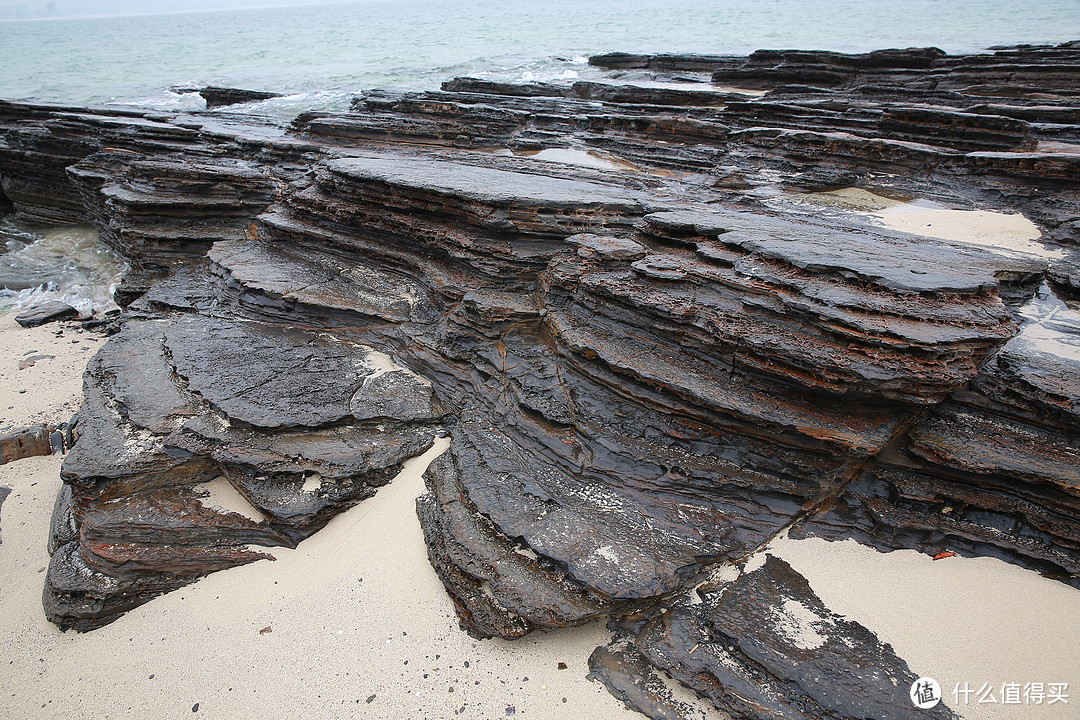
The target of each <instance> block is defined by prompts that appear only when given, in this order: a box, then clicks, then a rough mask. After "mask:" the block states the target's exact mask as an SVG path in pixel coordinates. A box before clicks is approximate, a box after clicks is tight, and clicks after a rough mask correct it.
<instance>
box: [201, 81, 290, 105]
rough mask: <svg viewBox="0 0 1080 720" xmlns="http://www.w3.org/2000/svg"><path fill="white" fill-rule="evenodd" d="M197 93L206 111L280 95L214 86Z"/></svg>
mask: <svg viewBox="0 0 1080 720" xmlns="http://www.w3.org/2000/svg"><path fill="white" fill-rule="evenodd" d="M197 92H198V93H199V94H200V95H202V98H203V100H205V101H206V108H207V109H208V110H210V109H213V108H216V107H224V106H226V105H237V104H239V103H246V102H256V101H260V100H270V99H272V98H276V97H281V94H280V93H273V92H265V91H262V90H244V89H241V88H227V87H215V86H210V87H204V88H202V89H201V90H198V91H197Z"/></svg>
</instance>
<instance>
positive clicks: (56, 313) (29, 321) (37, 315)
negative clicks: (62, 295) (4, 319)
mask: <svg viewBox="0 0 1080 720" xmlns="http://www.w3.org/2000/svg"><path fill="white" fill-rule="evenodd" d="M78 314H79V311H78V310H76V309H75V308H73V307H71V306H70V305H68V304H67V303H62V302H47V303H42V304H41V305H36V306H34V307H32V308H30V309H29V310H27V311H26V312H23V313H19V314H18V315H16V316H15V322H17V323H19V324H20V325H22V326H23V327H38V326H39V325H46V324H48V323H52V322H58V321H60V320H65V319H67V318H72V317H75V316H76V315H78Z"/></svg>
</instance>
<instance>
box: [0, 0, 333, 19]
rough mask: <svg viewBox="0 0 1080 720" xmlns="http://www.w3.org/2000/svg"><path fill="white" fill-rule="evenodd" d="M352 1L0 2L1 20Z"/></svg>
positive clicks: (63, 0) (66, 0) (12, 0)
mask: <svg viewBox="0 0 1080 720" xmlns="http://www.w3.org/2000/svg"><path fill="white" fill-rule="evenodd" d="M348 1H351V0H0V19H9V18H31V17H50V16H55V17H64V16H70V15H121V14H129V13H162V12H183V11H185V10H228V9H232V8H246V7H266V6H269V5H321V4H325V3H330V2H348Z"/></svg>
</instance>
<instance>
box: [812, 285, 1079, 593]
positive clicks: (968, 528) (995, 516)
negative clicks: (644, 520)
mask: <svg viewBox="0 0 1080 720" xmlns="http://www.w3.org/2000/svg"><path fill="white" fill-rule="evenodd" d="M1024 312H1025V315H1026V316H1027V319H1026V324H1025V325H1024V327H1023V328H1022V329H1021V331H1020V333H1019V334H1018V335H1017V336H1016V337H1014V338H1013V339H1012V340H1010V341H1009V343H1008V344H1006V345H1005V347H1004V348H1002V350H1001V351H1000V352H999V353H997V354H996V355H995V356H994V357H993V358H992V359H991V360H990V362H988V363H986V365H984V366H983V367H982V369H981V370H980V372H979V373H978V375H977V376H975V378H974V379H973V380H972V382H971V383H970V384H969V385H968V386H967V387H965V388H962V389H960V390H958V391H956V392H955V393H953V394H952V395H950V396H949V397H948V398H947V399H946V400H945V401H944V402H942V403H941V404H939V405H937V406H935V407H934V408H933V409H932V410H931V411H930V412H929V413H928V414H927V415H926V416H925V417H924V418H923V419H922V420H921V421H920V422H919V423H918V424H917V425H916V426H915V427H913V428H912V429H911V431H910V432H909V433H908V434H907V435H906V436H905V437H904V438H903V440H902V442H899V443H897V444H896V445H894V446H893V447H890V448H889V449H888V450H887V451H886V452H883V453H881V454H879V455H878V456H877V457H875V459H874V462H873V463H872V464H871V465H870V466H869V467H868V468H867V470H866V472H865V473H863V474H862V475H861V476H860V477H859V478H858V479H857V481H856V482H853V483H852V484H851V485H849V486H848V488H847V489H846V490H845V492H844V493H843V494H842V495H840V497H839V498H838V499H837V501H836V502H835V504H834V505H833V507H831V508H830V509H828V510H826V511H824V512H822V513H821V514H820V515H817V516H814V517H811V518H810V519H809V520H808V522H807V523H806V524H800V525H799V526H796V528H795V529H793V531H792V535H793V537H803V536H808V535H817V536H822V537H829V538H837V537H851V536H853V537H856V538H857V539H859V540H861V541H863V542H867V543H869V544H873V545H876V546H878V547H883V548H889V549H891V548H899V547H905V548H906V547H918V548H919V549H922V550H924V551H927V552H930V551H933V550H934V549H935V548H939V547H943V546H948V547H949V548H950V549H951V550H953V551H955V552H960V553H963V554H968V555H990V556H996V557H1001V558H1003V559H1006V560H1009V561H1010V562H1015V563H1018V564H1021V565H1025V566H1028V567H1031V568H1033V569H1036V570H1039V571H1041V572H1044V573H1046V574H1049V575H1052V576H1054V577H1058V578H1060V579H1062V580H1063V581H1065V582H1068V583H1070V584H1072V585H1074V586H1078V587H1080V562H1078V557H1080V532H1078V527H1080V526H1078V525H1077V523H1076V516H1077V512H1078V510H1080V474H1078V472H1077V462H1076V458H1077V457H1078V456H1080V445H1078V444H1077V438H1078V437H1080V421H1078V417H1080V393H1078V392H1077V389H1078V387H1080V384H1078V383H1080V314H1078V313H1077V312H1076V311H1074V310H1070V309H1068V308H1067V307H1065V306H1064V304H1063V303H1062V302H1061V301H1060V300H1057V299H1056V298H1054V297H1053V296H1052V295H1051V294H1049V293H1048V292H1046V291H1045V289H1044V292H1043V293H1042V294H1041V295H1040V297H1037V298H1035V299H1034V300H1032V301H1031V303H1029V305H1028V306H1026V307H1025V310H1024Z"/></svg>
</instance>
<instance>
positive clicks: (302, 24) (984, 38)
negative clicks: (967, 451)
mask: <svg viewBox="0 0 1080 720" xmlns="http://www.w3.org/2000/svg"><path fill="white" fill-rule="evenodd" d="M1077 38H1080V0H1026V1H1024V2H1020V1H1017V0H830V1H828V2H825V1H822V0H724V1H722V2H718V1H715V0H712V1H710V0H671V1H668V2H659V1H656V0H588V1H577V0H546V1H545V0H540V1H537V0H532V1H529V2H522V1H521V0H454V1H451V0H368V1H367V2H356V3H350V4H344V5H322V6H302V7H277V8H264V9H252V10H235V11H224V12H197V13H184V14H171V15H143V16H127V17H109V18H80V19H57V20H33V21H9V22H0V57H3V58H4V61H3V63H2V64H0V97H5V98H13V99H30V100H41V101H58V102H70V103H80V104H86V103H94V104H105V103H119V104H135V105H140V106H149V107H155V108H161V109H182V108H185V107H190V108H192V109H194V108H197V107H200V106H201V101H200V100H199V99H198V98H197V96H191V95H188V96H181V95H176V94H173V93H170V92H168V89H169V88H170V87H172V86H185V85H191V86H202V85H207V84H216V85H228V86H235V87H245V88H252V89H265V90H275V91H280V92H285V93H289V94H290V95H291V97H289V98H287V99H284V100H275V101H271V102H269V103H267V104H265V107H264V109H266V110H268V111H271V112H278V113H289V112H293V111H299V110H301V109H308V108H340V107H344V106H346V105H347V103H348V99H349V97H350V96H351V95H352V94H353V93H355V92H357V91H360V90H365V89H370V88H373V87H383V88H409V89H432V88H437V87H438V85H439V83H440V82H441V81H443V80H445V79H447V78H450V77H454V76H457V75H478V76H483V77H489V78H494V79H505V80H528V79H533V80H554V79H560V78H561V79H573V78H575V77H582V78H585V77H588V76H589V74H590V73H591V72H592V71H591V70H590V68H589V67H588V66H587V65H586V64H585V57H586V56H588V55H591V54H596V53H601V52H608V51H613V50H624V51H639V52H702V53H747V52H750V51H752V50H755V49H757V48H763V47H767V48H778V47H799V48H819V49H833V50H843V51H864V50H871V49H875V48H880V47H908V46H925V45H936V46H938V47H941V48H943V49H945V50H948V51H954V52H955V51H974V50H979V49H983V48H986V47H988V46H991V45H995V44H1004V43H1019V42H1039V43H1045V42H1061V41H1066V40H1072V39H1077Z"/></svg>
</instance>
